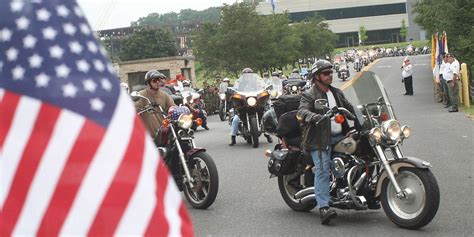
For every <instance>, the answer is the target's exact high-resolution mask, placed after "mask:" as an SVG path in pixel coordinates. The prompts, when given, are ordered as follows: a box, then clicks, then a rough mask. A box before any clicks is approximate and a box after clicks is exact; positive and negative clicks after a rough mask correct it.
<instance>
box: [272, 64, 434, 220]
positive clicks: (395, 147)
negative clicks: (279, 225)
mask: <svg viewBox="0 0 474 237" xmlns="http://www.w3.org/2000/svg"><path fill="white" fill-rule="evenodd" d="M346 95H347V96H348V99H349V100H351V101H352V102H353V104H354V105H356V107H355V114H352V113H351V112H349V111H347V110H346V109H344V108H337V107H335V108H327V113H326V114H325V115H324V116H322V119H321V120H319V121H318V122H317V123H321V122H327V121H328V120H329V118H331V117H335V121H336V122H343V121H344V120H345V119H355V120H356V121H358V124H360V126H356V127H357V128H356V129H353V130H351V132H350V134H351V135H350V136H347V137H345V138H343V139H342V140H340V141H339V142H338V143H337V144H335V145H334V146H333V147H332V155H331V157H332V169H331V176H330V177H331V178H330V195H331V201H330V203H329V206H331V207H334V208H339V209H346V210H347V209H353V210H366V209H368V208H369V209H379V208H380V205H379V204H378V203H379V202H380V203H381V204H382V207H383V210H384V212H385V214H386V216H387V217H388V218H389V219H390V220H391V221H392V222H393V223H395V224H396V225H398V226H400V227H402V228H406V229H418V228H421V227H423V226H425V225H427V224H429V223H430V222H431V220H432V219H433V218H434V216H435V215H436V212H437V210H438V207H439V202H440V193H439V187H438V184H437V181H436V179H435V177H434V175H433V173H432V172H431V170H430V168H431V164H430V163H429V162H427V161H424V160H421V159H419V158H415V157H410V156H406V155H404V154H403V153H402V150H401V149H400V145H401V144H402V143H403V142H404V141H405V140H406V139H408V138H409V137H410V136H411V129H410V127H408V126H406V125H404V126H400V122H399V121H398V120H397V119H396V117H395V113H394V110H393V108H392V106H391V103H390V101H389V98H388V95H387V93H386V92H385V89H384V88H383V85H382V83H381V81H380V80H379V79H378V77H377V76H376V75H375V74H374V73H373V72H370V71H369V72H363V74H362V75H361V77H360V78H359V79H358V80H357V81H355V82H354V84H353V86H352V87H351V88H348V89H347V90H346ZM315 103H318V105H326V106H327V101H326V100H324V99H323V100H317V101H315ZM285 116H289V117H288V118H290V119H288V118H286V119H283V118H284V117H285ZM283 121H285V123H286V124H288V125H286V124H282V125H281V126H283V127H285V126H290V129H289V131H293V132H292V134H290V133H288V134H284V133H282V135H281V140H282V142H281V144H277V145H276V146H275V148H274V150H273V151H271V150H268V151H266V153H265V155H266V156H267V157H270V160H269V162H268V170H269V172H270V173H271V174H272V175H271V177H278V187H279V190H280V194H281V196H282V197H283V200H284V201H285V203H286V204H287V205H288V206H289V207H290V208H291V209H293V210H295V211H310V210H311V209H313V208H314V207H315V206H316V205H317V203H316V201H315V192H314V187H313V185H314V173H313V171H312V169H313V166H314V164H313V163H312V159H311V156H310V155H309V154H307V153H306V152H303V151H302V150H301V148H300V147H299V144H300V142H299V141H300V140H301V131H300V130H299V126H298V120H297V118H296V113H293V114H292V113H291V112H290V113H287V114H284V115H282V117H281V119H280V120H279V122H283ZM288 121H289V122H288ZM291 121H296V122H295V123H296V124H297V125H296V128H292V127H291V126H294V125H292V124H294V123H291ZM295 131H297V132H296V134H295ZM298 139H299V140H298ZM388 154H391V155H390V156H389V155H388Z"/></svg>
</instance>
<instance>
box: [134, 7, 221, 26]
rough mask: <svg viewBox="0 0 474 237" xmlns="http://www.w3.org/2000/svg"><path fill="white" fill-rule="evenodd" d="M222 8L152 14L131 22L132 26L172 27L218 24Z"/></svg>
mask: <svg viewBox="0 0 474 237" xmlns="http://www.w3.org/2000/svg"><path fill="white" fill-rule="evenodd" d="M220 11H221V9H220V7H210V8H208V9H205V10H202V11H196V10H192V9H182V10H181V11H180V12H179V13H175V12H169V13H165V14H161V15H160V14H159V13H151V14H148V16H146V17H140V18H139V19H138V20H137V21H134V22H131V24H130V25H131V26H146V25H158V26H170V25H187V24H202V23H208V22H217V21H219V17H220V15H219V14H220Z"/></svg>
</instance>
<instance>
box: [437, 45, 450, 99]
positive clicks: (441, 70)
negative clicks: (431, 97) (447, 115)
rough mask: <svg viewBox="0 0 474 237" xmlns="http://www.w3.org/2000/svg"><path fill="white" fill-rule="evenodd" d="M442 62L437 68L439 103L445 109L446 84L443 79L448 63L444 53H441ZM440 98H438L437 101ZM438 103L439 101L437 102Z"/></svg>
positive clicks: (446, 97)
mask: <svg viewBox="0 0 474 237" xmlns="http://www.w3.org/2000/svg"><path fill="white" fill-rule="evenodd" d="M442 55H443V61H442V62H441V66H440V67H439V86H440V92H441V102H443V104H444V105H445V106H446V108H447V107H449V106H447V105H448V101H449V99H448V97H449V95H448V84H447V83H446V79H444V76H443V74H444V72H445V71H446V69H447V68H449V65H450V64H449V63H448V57H447V56H446V53H444V52H443V54H442ZM439 99H440V98H438V100H439ZM438 102H439V101H438Z"/></svg>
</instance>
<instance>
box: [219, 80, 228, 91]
mask: <svg viewBox="0 0 474 237" xmlns="http://www.w3.org/2000/svg"><path fill="white" fill-rule="evenodd" d="M227 87H229V84H228V83H227V82H223V83H221V84H220V85H219V93H225V92H226V91H227Z"/></svg>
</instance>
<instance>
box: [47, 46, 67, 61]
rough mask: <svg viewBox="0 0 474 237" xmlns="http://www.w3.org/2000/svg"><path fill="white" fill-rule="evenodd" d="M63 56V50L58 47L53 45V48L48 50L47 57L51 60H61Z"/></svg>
mask: <svg viewBox="0 0 474 237" xmlns="http://www.w3.org/2000/svg"><path fill="white" fill-rule="evenodd" d="M63 54H64V50H63V49H62V48H61V47H59V46H58V45H55V46H53V47H51V48H49V55H50V56H51V57H52V58H57V59H61V58H62V57H63Z"/></svg>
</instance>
